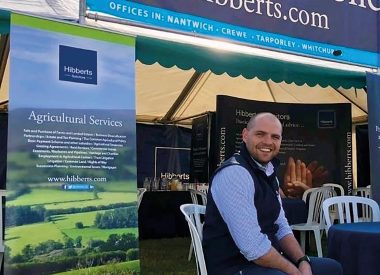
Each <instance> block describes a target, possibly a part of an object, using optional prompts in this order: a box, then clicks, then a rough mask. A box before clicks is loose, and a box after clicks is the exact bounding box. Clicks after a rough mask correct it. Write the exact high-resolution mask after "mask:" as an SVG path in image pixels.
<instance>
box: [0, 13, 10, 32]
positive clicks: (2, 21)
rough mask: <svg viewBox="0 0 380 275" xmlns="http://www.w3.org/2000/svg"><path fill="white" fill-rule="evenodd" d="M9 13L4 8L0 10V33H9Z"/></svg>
mask: <svg viewBox="0 0 380 275" xmlns="http://www.w3.org/2000/svg"><path fill="white" fill-rule="evenodd" d="M10 17H11V13H10V12H9V11H6V10H0V34H8V33H9V25H10V24H9V21H10Z"/></svg>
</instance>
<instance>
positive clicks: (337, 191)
mask: <svg viewBox="0 0 380 275" xmlns="http://www.w3.org/2000/svg"><path fill="white" fill-rule="evenodd" d="M322 186H323V187H329V188H331V196H329V197H336V196H344V189H343V186H342V185H340V184H336V183H331V182H328V183H325V184H323V185H322ZM330 218H331V220H332V221H335V220H337V219H338V218H339V216H338V211H337V210H336V207H335V206H332V207H331V208H330Z"/></svg>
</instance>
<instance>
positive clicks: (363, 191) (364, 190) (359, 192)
mask: <svg viewBox="0 0 380 275" xmlns="http://www.w3.org/2000/svg"><path fill="white" fill-rule="evenodd" d="M353 195H354V196H359V197H364V198H369V199H370V198H372V193H371V186H370V185H368V186H366V187H358V188H356V189H354V190H353Z"/></svg>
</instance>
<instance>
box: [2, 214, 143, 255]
mask: <svg viewBox="0 0 380 275" xmlns="http://www.w3.org/2000/svg"><path fill="white" fill-rule="evenodd" d="M98 212H104V211H92V212H85V213H77V214H67V215H58V216H53V218H55V220H53V222H48V223H35V224H30V225H23V226H16V227H12V228H9V229H7V230H6V241H7V246H9V247H10V248H11V254H12V255H16V254H18V253H20V252H21V250H22V249H23V248H24V246H25V245H26V244H31V245H36V244H38V243H40V242H44V241H47V240H49V239H50V240H56V241H58V240H63V237H64V235H66V236H68V237H70V238H72V239H74V240H75V238H76V237H78V236H82V244H84V245H86V244H87V242H88V241H89V240H90V239H99V240H106V239H107V238H108V236H109V235H110V234H123V233H133V234H135V235H136V236H137V235H138V229H137V228H116V229H98V228H93V227H91V226H92V225H93V224H94V220H95V216H96V213H98ZM76 222H82V223H83V225H84V226H85V228H83V229H78V228H75V223H76ZM41 232H43V234H41Z"/></svg>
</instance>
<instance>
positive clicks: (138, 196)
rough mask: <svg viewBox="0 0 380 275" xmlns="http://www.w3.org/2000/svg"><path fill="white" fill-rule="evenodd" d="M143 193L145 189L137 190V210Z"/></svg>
mask: <svg viewBox="0 0 380 275" xmlns="http://www.w3.org/2000/svg"><path fill="white" fill-rule="evenodd" d="M145 192H146V188H137V208H139V207H140V204H141V201H142V198H143V195H144V193H145Z"/></svg>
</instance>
